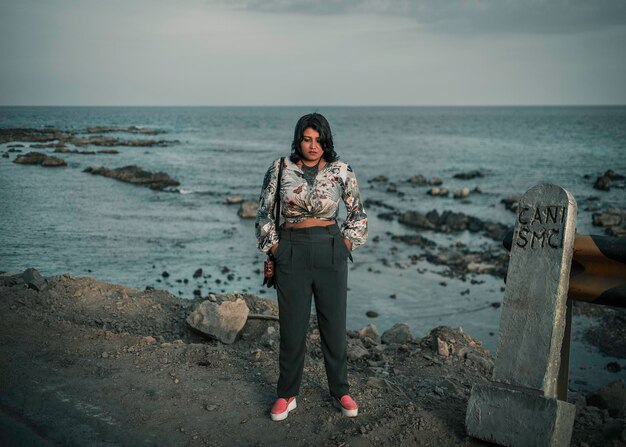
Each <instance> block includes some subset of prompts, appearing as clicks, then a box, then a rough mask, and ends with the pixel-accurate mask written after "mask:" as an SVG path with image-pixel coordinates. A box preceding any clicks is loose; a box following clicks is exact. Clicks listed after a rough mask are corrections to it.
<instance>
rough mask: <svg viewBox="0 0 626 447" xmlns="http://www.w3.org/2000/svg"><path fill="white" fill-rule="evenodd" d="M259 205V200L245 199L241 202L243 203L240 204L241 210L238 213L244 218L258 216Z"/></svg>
mask: <svg viewBox="0 0 626 447" xmlns="http://www.w3.org/2000/svg"><path fill="white" fill-rule="evenodd" d="M257 207H258V203H257V202H253V201H251V200H245V201H243V202H241V205H240V206H239V211H238V212H237V214H238V215H239V217H241V218H242V219H254V218H256V211H257Z"/></svg>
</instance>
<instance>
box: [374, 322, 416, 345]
mask: <svg viewBox="0 0 626 447" xmlns="http://www.w3.org/2000/svg"><path fill="white" fill-rule="evenodd" d="M411 340H413V334H412V333H411V328H410V327H409V325H408V324H406V323H396V324H394V325H393V326H392V327H391V328H390V329H387V330H386V331H385V332H383V336H382V337H381V341H382V342H383V343H385V344H392V343H397V344H402V343H408V342H410V341H411Z"/></svg>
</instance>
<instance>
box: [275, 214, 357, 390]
mask: <svg viewBox="0 0 626 447" xmlns="http://www.w3.org/2000/svg"><path fill="white" fill-rule="evenodd" d="M274 258H275V262H276V289H277V291H278V308H279V312H280V314H279V318H280V354H279V366H280V377H279V379H278V386H277V394H278V397H284V398H289V397H291V396H296V395H298V393H299V391H300V382H301V380H302V371H303V369H304V354H305V349H306V334H307V330H308V327H309V316H310V313H311V296H314V297H315V309H316V312H317V321H318V325H319V330H320V336H321V343H322V352H323V354H324V364H325V366H326V377H327V378H328V388H329V390H330V393H331V394H332V395H334V396H336V397H341V396H343V395H344V394H348V388H349V386H348V372H347V364H346V298H347V282H348V263H347V259H348V258H350V259H352V256H351V254H350V251H349V250H348V248H347V247H346V244H345V242H344V240H343V236H342V235H341V232H340V230H339V227H338V226H337V224H333V225H329V226H327V227H310V228H299V229H295V228H282V229H281V230H280V242H279V244H278V248H277V249H276V252H275V253H274Z"/></svg>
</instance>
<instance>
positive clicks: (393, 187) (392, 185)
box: [387, 183, 398, 192]
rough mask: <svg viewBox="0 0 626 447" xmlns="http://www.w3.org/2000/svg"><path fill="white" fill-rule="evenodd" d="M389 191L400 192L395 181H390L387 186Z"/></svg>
mask: <svg viewBox="0 0 626 447" xmlns="http://www.w3.org/2000/svg"><path fill="white" fill-rule="evenodd" d="M387 192H398V187H397V186H396V184H395V183H389V186H387Z"/></svg>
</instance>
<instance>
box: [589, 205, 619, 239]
mask: <svg viewBox="0 0 626 447" xmlns="http://www.w3.org/2000/svg"><path fill="white" fill-rule="evenodd" d="M592 219H593V225H594V226H598V227H604V228H605V230H604V232H605V233H606V234H607V235H609V236H614V237H626V210H621V209H619V208H607V209H606V210H605V211H603V212H600V213H593V214H592Z"/></svg>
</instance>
